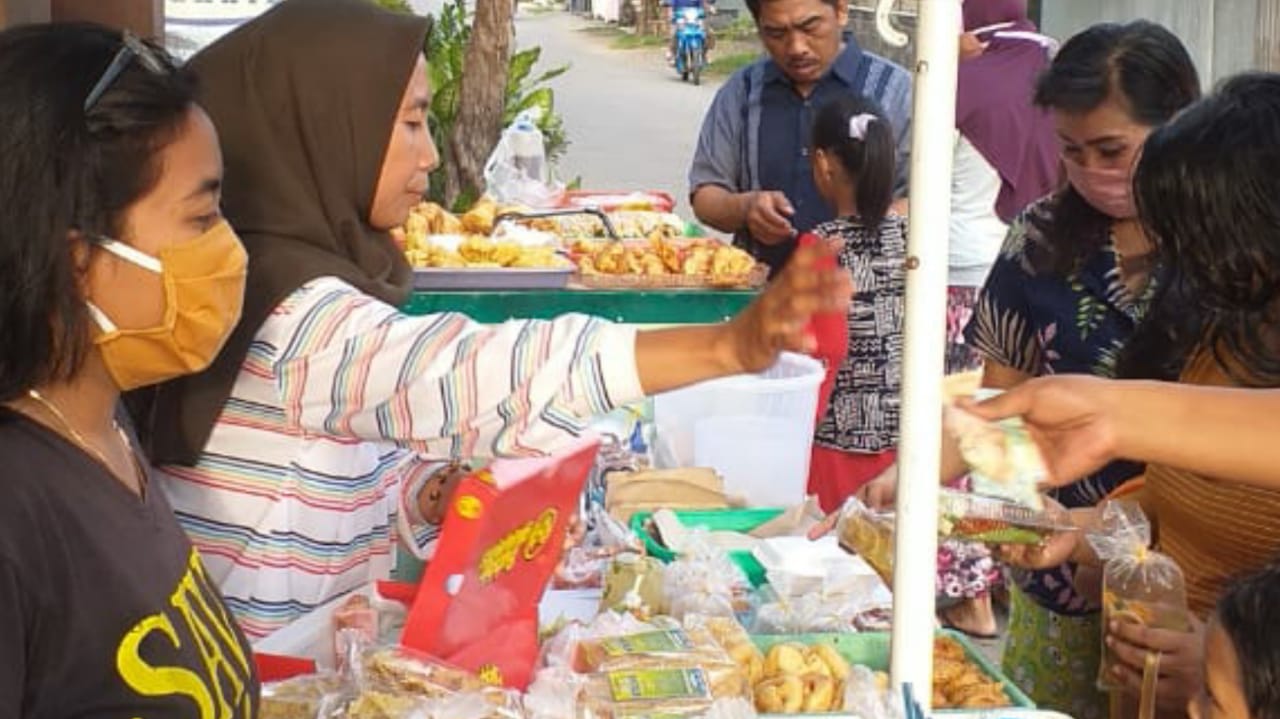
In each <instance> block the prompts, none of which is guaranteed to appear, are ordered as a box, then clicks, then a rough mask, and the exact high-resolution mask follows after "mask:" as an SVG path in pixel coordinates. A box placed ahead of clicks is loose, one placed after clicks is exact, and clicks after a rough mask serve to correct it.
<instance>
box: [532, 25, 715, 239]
mask: <svg viewBox="0 0 1280 719" xmlns="http://www.w3.org/2000/svg"><path fill="white" fill-rule="evenodd" d="M591 27H600V23H592V22H588V21H586V20H582V19H580V18H578V17H576V16H573V15H570V14H568V13H565V12H559V11H555V12H547V13H542V14H534V13H529V12H527V11H526V12H522V13H521V16H520V17H519V18H518V19H517V21H516V42H517V44H518V45H519V46H520V47H528V46H531V45H541V46H542V48H543V50H542V52H543V55H542V57H543V60H544V62H543V65H545V67H554V66H556V65H560V64H566V63H567V64H570V65H571V69H570V70H569V72H567V73H565V74H564V75H562V76H560V77H559V78H557V79H556V80H555V81H553V83H552V87H554V88H555V92H556V106H557V107H558V108H559V110H560V112H561V113H562V114H563V116H564V121H565V125H566V129H567V130H568V136H569V141H570V143H571V144H570V146H569V150H568V153H567V154H566V156H565V157H564V158H563V159H562V160H561V161H560V175H561V177H563V178H565V179H566V180H568V179H572V178H574V177H577V176H581V177H582V182H583V187H584V188H586V189H602V190H619V189H621V190H631V189H638V190H665V191H667V192H670V193H671V194H672V196H674V197H675V198H676V200H677V202H678V203H679V205H678V209H677V212H679V213H680V214H681V215H682V216H685V217H690V218H691V217H692V212H691V211H690V210H689V209H688V201H687V198H686V196H687V194H688V179H687V178H688V169H689V161H690V159H691V158H692V157H693V149H694V145H695V144H696V143H697V139H698V131H699V129H700V128H701V126H702V118H703V115H705V114H706V111H707V108H708V107H709V106H710V104H711V99H712V97H713V96H714V95H715V90H716V87H717V84H718V83H716V82H712V81H704V83H703V85H702V86H701V87H694V86H693V85H690V84H687V83H682V82H680V79H679V78H678V77H677V76H676V74H675V71H673V70H672V69H671V68H669V67H667V66H666V64H665V62H664V61H663V57H662V53H661V51H660V50H654V49H652V48H651V49H647V50H615V49H612V48H611V47H610V41H609V39H607V38H603V37H601V36H599V35H598V34H597V35H593V34H591V33H590V32H587V31H585V29H586V28H591Z"/></svg>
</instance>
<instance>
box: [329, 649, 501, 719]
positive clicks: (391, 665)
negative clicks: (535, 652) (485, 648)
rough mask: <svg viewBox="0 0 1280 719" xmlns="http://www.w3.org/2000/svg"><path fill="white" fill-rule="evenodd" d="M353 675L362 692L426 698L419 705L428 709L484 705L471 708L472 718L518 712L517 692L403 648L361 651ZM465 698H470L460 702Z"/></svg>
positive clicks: (455, 708) (479, 718)
mask: <svg viewBox="0 0 1280 719" xmlns="http://www.w3.org/2000/svg"><path fill="white" fill-rule="evenodd" d="M354 676H355V679H356V685H357V687H358V688H359V690H360V692H361V693H362V694H373V695H377V696H383V695H389V696H393V697H406V698H413V699H417V700H427V702H428V703H426V704H425V705H423V706H424V710H425V711H428V712H431V711H440V710H441V709H440V708H441V707H446V708H448V707H452V710H453V711H460V707H466V706H472V707H487V711H479V710H475V711H473V712H472V714H473V715H474V716H473V717H472V719H484V718H485V717H512V716H517V715H519V713H520V702H519V695H517V694H516V693H515V692H512V691H509V690H506V689H502V688H500V687H497V686H493V685H492V684H491V683H488V682H485V681H484V680H483V679H482V678H481V677H478V676H476V675H474V674H472V673H470V672H467V671H465V670H463V669H459V668H457V667H454V666H450V665H448V664H446V663H444V662H441V661H439V660H437V659H434V658H432V657H429V656H427V655H425V654H422V653H420V652H417V651H414V650H412V649H408V648H405V647H381V648H378V649H374V650H371V651H368V652H365V653H364V654H363V655H362V656H361V658H360V662H359V665H358V667H357V668H356V670H355V672H354ZM466 697H471V698H472V700H471V701H463V699H464V698H466ZM477 700H478V701H477ZM406 705H407V703H406ZM448 719H465V718H462V717H449V718H448Z"/></svg>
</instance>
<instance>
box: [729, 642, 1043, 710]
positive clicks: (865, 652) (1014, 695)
mask: <svg viewBox="0 0 1280 719" xmlns="http://www.w3.org/2000/svg"><path fill="white" fill-rule="evenodd" d="M938 633H939V634H941V635H944V636H947V637H950V638H952V639H954V640H956V641H957V642H959V643H960V646H962V647H964V651H965V654H967V655H968V657H969V660H970V661H972V662H973V663H974V664H977V665H978V667H979V668H981V669H982V671H983V672H985V673H986V674H987V676H989V677H991V678H992V679H995V680H996V681H998V682H1000V684H1001V685H1002V686H1003V687H1004V693H1005V694H1006V695H1007V696H1008V697H1009V701H1010V702H1012V703H1013V706H1014V707H1020V708H1023V709H1035V708H1036V705H1035V702H1033V701H1031V698H1030V697H1028V696H1027V695H1026V694H1023V693H1022V690H1021V689H1019V688H1018V687H1017V685H1015V684H1014V683H1013V682H1011V681H1009V678H1008V677H1006V676H1005V675H1004V674H1003V673H1001V672H1000V670H999V669H998V668H997V667H996V666H995V665H993V664H992V663H991V662H990V661H989V660H988V659H987V658H986V657H985V656H983V654H982V652H979V651H978V650H977V649H975V648H974V646H973V643H972V642H970V641H969V638H968V637H966V636H964V635H963V634H961V633H960V632H954V631H951V630H948V629H943V630H941V631H939V632H938ZM889 636H890V635H889V634H888V633H887V632H861V633H858V634H789V635H777V636H770V635H756V636H753V637H751V640H752V641H754V642H755V644H756V646H757V647H760V651H762V652H767V651H769V649H770V648H771V647H773V645H775V644H783V643H785V642H796V643H798V644H806V645H810V646H812V645H814V644H830V645H831V646H833V647H835V648H836V651H838V652H840V656H842V657H844V658H845V660H846V661H848V662H849V663H850V664H862V665H863V666H866V667H869V668H870V669H872V670H873V671H880V672H887V671H889ZM935 711H936V712H937V713H941V714H947V713H971V712H972V711H974V710H971V709H950V710H949V709H939V710H935ZM992 711H999V710H992Z"/></svg>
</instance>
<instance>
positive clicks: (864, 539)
mask: <svg viewBox="0 0 1280 719" xmlns="http://www.w3.org/2000/svg"><path fill="white" fill-rule="evenodd" d="M893 528H894V517H893V514H892V513H889V512H877V511H875V510H873V509H871V508H870V507H868V506H867V505H865V504H863V503H862V502H861V501H860V500H859V499H858V498H857V497H850V498H849V499H848V500H846V501H845V503H844V507H842V508H841V509H840V519H839V520H838V521H837V523H836V534H837V535H838V536H839V538H840V546H842V547H844V548H845V549H846V550H848V551H850V552H853V553H854V554H857V555H858V556H860V557H862V558H863V559H864V560H866V562H867V564H869V565H871V568H872V569H874V570H875V571H876V574H879V575H880V578H881V579H883V580H884V581H885V583H886V584H890V585H892V584H893V542H894V539H893Z"/></svg>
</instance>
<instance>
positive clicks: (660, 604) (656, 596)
mask: <svg viewBox="0 0 1280 719" xmlns="http://www.w3.org/2000/svg"><path fill="white" fill-rule="evenodd" d="M664 577H665V569H664V567H663V565H662V562H660V561H658V560H657V559H654V558H652V557H645V556H641V555H639V554H619V555H618V556H616V557H614V558H613V561H611V562H610V563H609V567H608V569H607V570H605V575H604V596H603V597H602V598H601V599H600V608H601V609H602V610H606V611H616V612H629V613H631V614H632V615H634V616H635V617H636V618H637V619H640V620H642V621H643V620H647V619H649V618H650V617H654V616H657V615H659V614H661V613H662V612H663V611H664V610H665V608H666V607H665V600H664V596H663V586H664V585H663V581H664Z"/></svg>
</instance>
